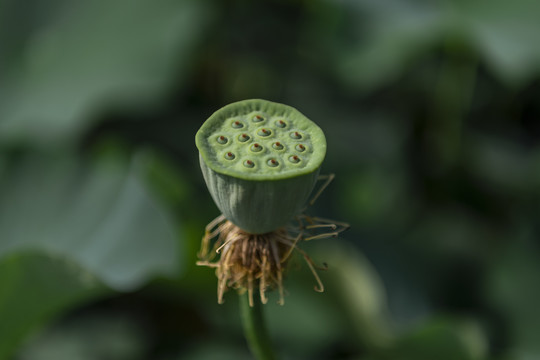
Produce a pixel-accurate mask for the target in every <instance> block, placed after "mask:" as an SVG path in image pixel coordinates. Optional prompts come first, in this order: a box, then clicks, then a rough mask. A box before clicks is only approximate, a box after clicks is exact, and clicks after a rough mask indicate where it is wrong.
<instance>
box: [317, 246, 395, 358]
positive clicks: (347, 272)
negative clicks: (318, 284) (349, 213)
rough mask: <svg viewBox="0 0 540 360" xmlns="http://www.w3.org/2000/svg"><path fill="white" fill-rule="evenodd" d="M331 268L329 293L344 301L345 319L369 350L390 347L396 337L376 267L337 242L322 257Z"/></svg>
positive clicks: (352, 249)
mask: <svg viewBox="0 0 540 360" xmlns="http://www.w3.org/2000/svg"><path fill="white" fill-rule="evenodd" d="M323 256H324V260H325V262H327V263H328V264H329V270H328V272H329V275H330V276H329V277H328V280H326V283H327V291H328V292H331V293H335V294H336V295H337V297H338V298H339V299H340V302H341V304H342V305H343V308H342V316H344V318H345V319H346V321H347V322H348V323H349V324H351V325H352V329H353V330H355V331H356V334H357V337H356V338H357V339H359V340H358V341H360V342H361V343H362V345H363V346H366V347H367V348H377V347H381V346H386V345H387V344H388V343H389V342H390V341H391V340H392V339H393V336H394V333H393V332H394V329H393V327H392V324H391V322H390V317H389V313H388V304H387V300H386V292H385V289H384V285H383V283H382V281H381V279H380V277H379V275H378V274H377V272H376V270H375V269H374V268H373V265H372V264H371V263H370V262H369V261H368V260H367V259H366V258H365V257H364V255H363V254H362V253H360V252H359V251H357V250H355V249H354V248H353V247H352V246H350V245H344V244H343V243H336V242H333V243H332V244H331V246H330V245H327V247H326V251H324V253H322V254H320V255H319V257H323Z"/></svg>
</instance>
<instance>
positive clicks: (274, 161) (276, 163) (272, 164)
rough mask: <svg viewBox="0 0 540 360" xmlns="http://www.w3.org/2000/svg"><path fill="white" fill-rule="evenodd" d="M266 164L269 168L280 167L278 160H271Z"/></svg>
mask: <svg viewBox="0 0 540 360" xmlns="http://www.w3.org/2000/svg"><path fill="white" fill-rule="evenodd" d="M266 163H267V164H268V166H271V167H276V166H278V165H279V163H278V162H277V160H276V159H270V160H268V161H267V162H266Z"/></svg>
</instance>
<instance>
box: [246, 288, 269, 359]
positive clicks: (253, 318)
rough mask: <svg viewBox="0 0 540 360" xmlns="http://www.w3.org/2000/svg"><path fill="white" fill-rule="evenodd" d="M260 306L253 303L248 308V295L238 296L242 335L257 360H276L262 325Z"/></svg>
mask: <svg viewBox="0 0 540 360" xmlns="http://www.w3.org/2000/svg"><path fill="white" fill-rule="evenodd" d="M262 310H263V309H262V304H261V303H260V302H259V301H255V302H254V304H253V307H251V306H249V299H248V294H247V293H246V294H242V295H240V312H241V317H242V325H243V327H244V335H245V337H246V340H247V342H248V345H249V348H250V350H251V352H252V353H253V355H254V356H255V358H256V359H258V360H276V356H275V354H274V350H273V348H272V343H271V341H270V336H269V335H268V331H267V330H266V326H265V324H264V316H263V311H262Z"/></svg>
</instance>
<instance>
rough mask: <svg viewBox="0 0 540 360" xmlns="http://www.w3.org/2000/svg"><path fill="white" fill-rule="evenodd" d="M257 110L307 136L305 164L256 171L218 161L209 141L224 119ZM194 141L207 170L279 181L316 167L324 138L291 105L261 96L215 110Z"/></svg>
mask: <svg viewBox="0 0 540 360" xmlns="http://www.w3.org/2000/svg"><path fill="white" fill-rule="evenodd" d="M257 112H260V113H263V114H267V115H268V116H270V117H272V118H283V119H286V121H288V122H291V123H292V124H294V126H293V127H294V129H300V130H299V131H302V132H304V133H306V135H308V136H309V139H310V156H309V161H308V162H307V164H305V165H304V166H302V167H298V168H293V169H287V171H282V172H275V173H259V172H257V171H249V169H246V170H244V169H242V170H244V171H240V170H238V166H236V167H234V166H227V165H226V164H224V163H225V162H224V161H222V162H219V161H217V156H218V154H215V151H214V150H213V149H212V148H211V146H210V144H209V141H210V139H212V138H213V137H214V136H216V135H217V131H218V129H220V128H221V127H222V126H224V125H223V124H224V123H225V122H226V121H230V120H231V119H235V118H241V117H246V116H248V115H249V114H252V113H257ZM195 143H196V145H197V148H198V150H199V153H200V155H201V157H202V159H203V161H204V162H205V164H206V165H207V166H208V167H209V168H210V169H212V170H213V171H215V172H217V173H220V174H225V175H229V176H232V177H235V178H239V179H244V180H251V181H268V180H282V179H289V178H294V177H297V176H302V175H306V174H310V173H312V172H314V171H317V170H318V169H319V167H320V166H321V164H322V162H323V160H324V157H325V155H326V138H325V136H324V133H323V131H322V130H321V129H320V128H319V126H317V124H315V123H314V122H313V121H311V120H310V119H308V118H307V117H306V116H304V115H303V114H302V113H301V112H300V111H298V110H296V109H295V108H293V107H292V106H289V105H285V104H280V103H276V102H272V101H267V100H262V99H251V100H243V101H238V102H235V103H231V104H229V105H226V106H224V107H222V108H221V109H219V110H217V111H216V112H214V113H213V114H212V115H211V116H210V117H209V118H208V120H206V121H205V122H204V124H203V125H202V126H201V128H200V129H199V131H198V132H197V134H196V136H195Z"/></svg>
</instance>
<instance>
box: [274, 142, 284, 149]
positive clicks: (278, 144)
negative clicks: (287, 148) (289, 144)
mask: <svg viewBox="0 0 540 360" xmlns="http://www.w3.org/2000/svg"><path fill="white" fill-rule="evenodd" d="M272 147H273V148H274V149H275V150H283V144H281V143H280V142H279V141H276V142H275V143H273V144H272Z"/></svg>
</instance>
